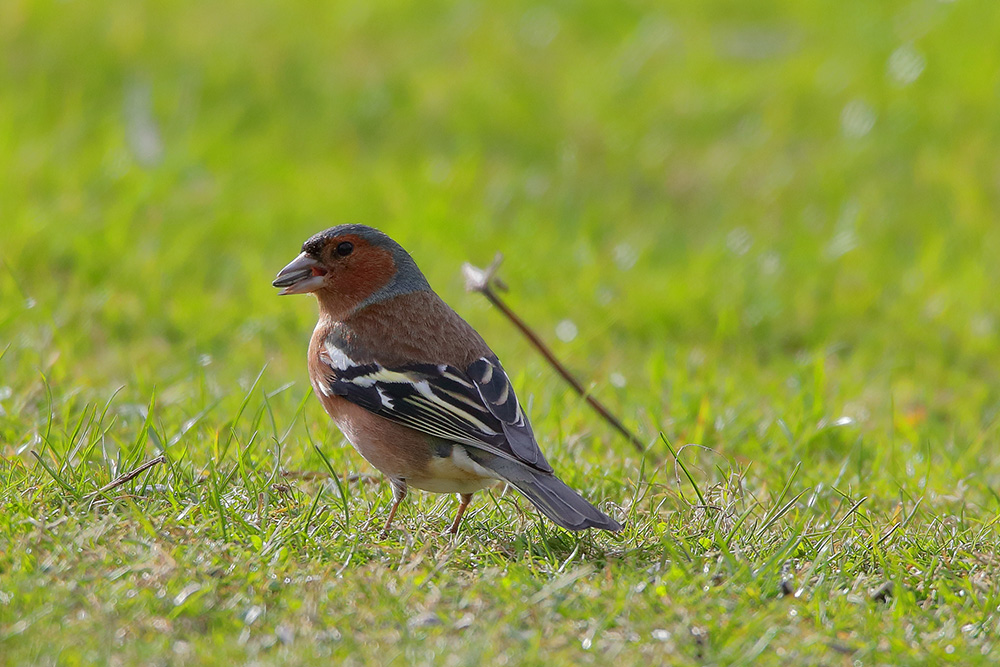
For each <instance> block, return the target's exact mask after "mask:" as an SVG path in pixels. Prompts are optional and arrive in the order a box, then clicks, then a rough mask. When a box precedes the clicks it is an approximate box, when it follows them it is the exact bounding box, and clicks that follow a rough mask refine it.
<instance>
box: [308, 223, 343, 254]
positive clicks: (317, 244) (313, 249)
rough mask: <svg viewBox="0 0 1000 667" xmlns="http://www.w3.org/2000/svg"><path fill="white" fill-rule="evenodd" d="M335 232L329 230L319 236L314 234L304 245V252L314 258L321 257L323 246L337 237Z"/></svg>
mask: <svg viewBox="0 0 1000 667" xmlns="http://www.w3.org/2000/svg"><path fill="white" fill-rule="evenodd" d="M333 232H334V230H333V229H327V230H326V231H323V232H320V233H319V234H313V235H312V236H310V237H309V238H308V239H307V240H306V242H305V243H303V244H302V252H304V253H306V254H308V255H312V256H313V257H319V255H320V252H322V250H323V246H325V245H326V244H327V243H328V242H329V241H330V239H332V238H334V237H335V236H337V234H335V233H333Z"/></svg>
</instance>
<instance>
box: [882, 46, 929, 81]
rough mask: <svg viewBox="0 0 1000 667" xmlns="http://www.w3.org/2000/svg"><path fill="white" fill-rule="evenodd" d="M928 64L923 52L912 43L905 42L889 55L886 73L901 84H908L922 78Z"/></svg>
mask: <svg viewBox="0 0 1000 667" xmlns="http://www.w3.org/2000/svg"><path fill="white" fill-rule="evenodd" d="M926 66H927V61H926V59H925V58H924V56H923V54H921V53H920V52H919V51H917V50H916V49H915V48H913V45H912V44H904V45H903V46H901V47H899V48H898V49H896V50H895V51H893V52H892V55H891V56H889V62H888V63H887V64H886V74H887V75H888V76H889V78H890V79H892V80H893V81H894V82H895V83H897V84H899V85H900V86H908V85H910V84H911V83H913V82H914V81H916V80H917V79H919V78H920V75H921V74H923V73H924V68H925V67H926Z"/></svg>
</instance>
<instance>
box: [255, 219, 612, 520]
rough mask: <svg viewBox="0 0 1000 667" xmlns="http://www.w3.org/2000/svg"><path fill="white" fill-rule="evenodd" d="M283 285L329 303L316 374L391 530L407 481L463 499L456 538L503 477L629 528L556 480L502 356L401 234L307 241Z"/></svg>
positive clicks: (315, 349) (313, 349)
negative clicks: (478, 495)
mask: <svg viewBox="0 0 1000 667" xmlns="http://www.w3.org/2000/svg"><path fill="white" fill-rule="evenodd" d="M273 284H274V286H275V287H281V288H283V289H282V290H281V292H280V294H305V293H312V294H314V295H315V296H316V299H317V301H319V322H318V323H317V324H316V329H315V331H313V335H312V339H311V340H310V342H309V359H308V364H309V379H310V380H311V382H312V387H313V390H314V391H315V393H316V396H317V397H318V398H319V400H320V402H321V403H322V404H323V407H324V408H325V409H326V411H327V413H328V414H329V415H330V417H331V418H333V421H334V422H335V423H336V424H337V426H338V428H339V429H340V430H341V431H342V432H343V434H344V435H345V436H346V437H347V439H348V440H349V441H350V442H351V444H352V445H354V447H355V448H356V449H357V450H358V452H359V453H360V454H361V455H362V456H363V457H365V459H367V460H368V462H369V463H371V464H372V465H373V466H374V467H375V468H377V469H378V470H380V471H381V472H382V473H383V474H385V475H386V476H387V477H388V478H389V481H390V483H391V484H392V489H393V500H394V502H393V505H392V508H391V509H390V510H389V516H388V518H387V519H386V521H385V527H384V529H383V533H385V532H386V531H388V530H389V527H390V525H391V524H392V519H393V517H394V516H395V514H396V510H397V509H398V507H399V504H400V503H401V502H402V500H403V498H404V497H405V496H406V490H407V487H408V486H412V487H415V488H418V489H423V490H425V491H432V492H435V493H457V494H459V500H460V503H459V506H458V513H457V514H456V515H455V520H454V521H453V522H452V524H451V527H450V528H449V529H448V532H450V533H455V532H457V531H458V527H459V524H460V523H461V521H462V515H463V514H464V513H465V509H466V508H467V507H468V505H469V501H470V500H471V499H472V494H473V493H474V492H475V491H478V490H480V489H483V488H485V487H487V486H490V485H492V484H494V483H496V481H497V480H502V481H504V482H506V483H508V484H510V485H511V486H513V487H514V488H515V489H517V490H518V491H520V492H521V493H522V494H524V495H525V496H526V497H527V498H528V500H530V501H531V502H532V503H533V504H534V505H535V507H537V508H538V510H539V511H540V512H541V513H542V514H544V515H545V516H547V517H548V518H549V519H551V520H552V521H553V522H554V523H556V524H557V525H559V526H562V527H563V528H567V529H569V530H584V529H586V528H601V529H603V530H611V531H617V530H621V526H620V525H619V524H618V522H617V521H615V520H614V519H612V518H611V517H609V516H607V515H606V514H604V513H603V512H601V511H600V510H598V509H597V508H596V507H594V506H593V505H591V504H590V503H588V502H587V501H586V500H584V499H583V498H582V497H581V496H580V495H579V494H577V493H576V492H575V491H574V490H573V489H571V488H570V487H568V486H566V484H564V483H563V482H562V481H560V480H559V479H558V478H557V477H556V476H555V474H554V473H553V471H552V466H550V465H549V463H548V461H546V460H545V456H544V455H543V454H542V452H541V450H540V449H539V448H538V443H537V441H536V440H535V436H534V434H533V433H532V430H531V424H529V423H528V419H527V417H526V416H525V414H524V411H523V410H522V409H521V405H520V404H519V403H518V400H517V397H516V396H515V395H514V391H513V389H512V387H511V383H510V380H509V379H508V377H507V374H506V372H504V369H503V367H502V366H501V365H500V361H499V360H498V359H497V356H496V355H495V354H493V351H492V350H490V348H489V346H487V345H486V343H485V342H484V341H483V339H482V337H481V336H480V335H479V334H478V333H476V331H475V329H473V328H472V327H471V326H470V325H469V324H468V323H467V322H466V321H465V320H463V319H462V318H461V317H460V316H459V315H458V314H457V313H456V312H455V311H454V310H452V309H451V308H450V307H449V306H448V305H447V304H446V303H445V302H444V301H442V300H441V298H440V297H439V296H438V295H437V294H435V293H434V291H433V290H432V289H431V287H430V285H429V284H428V283H427V279H426V278H424V275H423V273H421V272H420V269H418V268H417V265H416V263H415V262H414V261H413V258H412V257H410V255H409V254H408V253H407V252H406V251H405V250H404V249H403V248H402V246H400V245H399V244H398V243H396V242H395V241H393V240H392V239H391V238H389V237H388V236H386V235H385V234H383V233H382V232H380V231H379V230H377V229H373V228H371V227H366V226H364V225H340V226H338V227H332V228H330V229H327V230H326V231H324V232H320V233H319V234H316V235H315V236H313V237H312V238H310V239H309V240H307V241H306V242H305V243H304V244H303V245H302V254H300V255H299V256H298V257H296V258H295V259H294V260H292V262H291V263H289V264H288V266H286V267H285V268H283V269H282V270H281V271H280V272H279V273H278V276H277V278H275V280H274V283H273Z"/></svg>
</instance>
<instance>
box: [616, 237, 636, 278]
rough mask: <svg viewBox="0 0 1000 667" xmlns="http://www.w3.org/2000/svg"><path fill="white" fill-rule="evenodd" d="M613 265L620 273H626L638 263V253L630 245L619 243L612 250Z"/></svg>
mask: <svg viewBox="0 0 1000 667" xmlns="http://www.w3.org/2000/svg"><path fill="white" fill-rule="evenodd" d="M614 259H615V265H616V266H617V267H618V268H619V269H621V270H622V271H628V270H629V269H631V268H632V267H633V266H635V263H636V262H637V261H639V251H638V250H636V249H635V248H633V247H632V245H631V244H630V243H619V244H618V245H616V246H615V250H614Z"/></svg>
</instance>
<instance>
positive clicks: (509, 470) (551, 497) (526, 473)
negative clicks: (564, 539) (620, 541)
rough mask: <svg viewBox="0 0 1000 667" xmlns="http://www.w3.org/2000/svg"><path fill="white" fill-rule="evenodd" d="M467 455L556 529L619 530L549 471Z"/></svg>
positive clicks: (474, 453)
mask: <svg viewBox="0 0 1000 667" xmlns="http://www.w3.org/2000/svg"><path fill="white" fill-rule="evenodd" d="M467 451H468V453H469V455H470V456H471V457H472V458H473V459H474V460H475V461H476V462H477V463H479V464H480V465H482V466H484V467H486V468H489V469H490V470H493V471H495V472H496V473H497V474H498V475H500V476H501V477H502V478H503V479H504V480H505V481H506V482H507V483H508V484H510V485H511V486H513V487H514V488H515V489H517V490H518V491H520V492H521V493H523V494H524V495H525V496H526V497H527V498H528V500H530V501H531V502H532V504H533V505H534V506H535V507H537V508H538V511H539V512H541V513H542V514H544V515H545V516H547V517H548V518H549V519H551V520H552V522H553V523H555V524H556V525H557V526H562V527H563V528H565V529H566V530H586V529H587V528H600V529H601V530H610V531H619V530H621V529H622V527H621V524H620V523H618V522H617V521H615V520H614V519H612V518H611V517H609V516H608V515H607V514H605V513H604V512H602V511H601V510H599V509H597V508H596V507H594V506H593V505H591V504H590V503H588V502H587V501H586V500H584V499H583V497H582V496H581V495H580V494H579V493H577V492H576V491H574V490H573V489H571V488H569V487H568V486H566V484H564V483H563V482H562V480H560V479H559V478H558V477H556V476H555V475H553V474H552V473H550V472H542V471H538V470H535V469H533V468H530V467H529V466H526V465H522V464H519V463H515V462H513V461H510V460H507V459H501V458H500V457H497V456H492V455H490V454H486V453H485V452H482V451H476V450H473V449H472V448H471V447H470V448H467Z"/></svg>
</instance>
